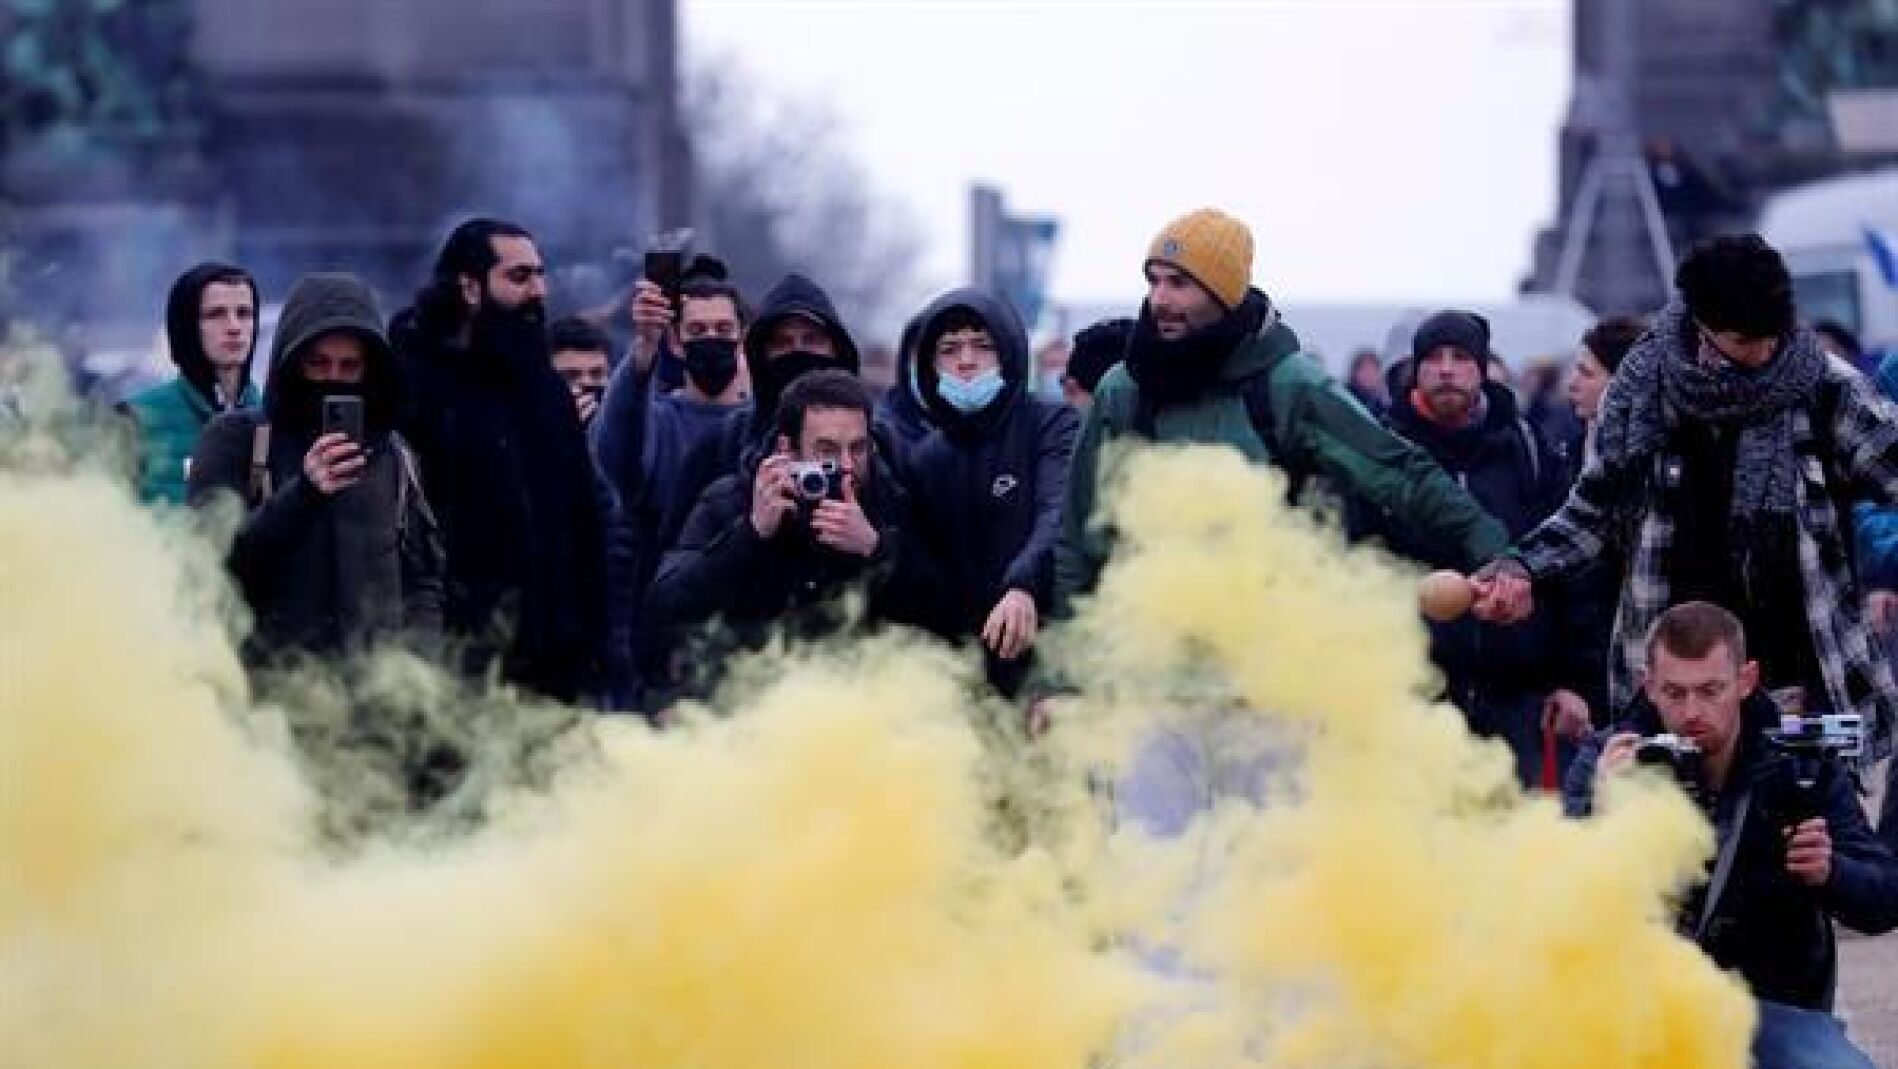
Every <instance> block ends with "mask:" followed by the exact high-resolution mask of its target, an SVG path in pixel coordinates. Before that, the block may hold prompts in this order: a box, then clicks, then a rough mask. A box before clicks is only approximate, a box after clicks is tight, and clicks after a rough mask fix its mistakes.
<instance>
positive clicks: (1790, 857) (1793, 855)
mask: <svg viewBox="0 0 1898 1069" xmlns="http://www.w3.org/2000/svg"><path fill="white" fill-rule="evenodd" d="M1788 831H1789V832H1790V834H1789V835H1788V836H1787V839H1786V871H1787V872H1788V873H1790V874H1791V875H1792V878H1793V879H1795V880H1798V881H1799V882H1800V883H1803V884H1805V885H1806V886H1807V887H1824V886H1825V885H1826V881H1827V880H1830V879H1831V878H1832V833H1831V832H1830V831H1828V830H1827V829H1826V822H1825V819H1824V818H1823V817H1815V818H1814V819H1812V820H1808V821H1806V822H1805V823H1804V824H1801V825H1799V826H1798V827H1796V828H1791V829H1788Z"/></svg>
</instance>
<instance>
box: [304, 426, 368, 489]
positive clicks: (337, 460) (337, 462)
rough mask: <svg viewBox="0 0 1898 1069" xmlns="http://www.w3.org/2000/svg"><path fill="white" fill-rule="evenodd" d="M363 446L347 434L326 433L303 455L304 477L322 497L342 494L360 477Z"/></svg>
mask: <svg viewBox="0 0 1898 1069" xmlns="http://www.w3.org/2000/svg"><path fill="white" fill-rule="evenodd" d="M365 463H367V460H366V459H365V458H364V457H363V453H362V447H361V446H359V445H357V444H356V443H355V442H353V441H351V440H350V438H349V436H348V435H346V434H335V433H331V434H326V435H324V436H322V437H321V438H318V439H317V440H316V442H315V443H314V444H313V445H311V446H310V451H309V452H308V453H305V454H303V477H304V478H305V479H308V480H309V481H310V485H311V486H314V487H316V489H317V492H318V493H321V494H323V495H325V496H329V495H332V494H337V493H341V492H342V491H344V490H347V489H349V488H350V487H352V486H354V485H356V482H357V480H359V479H361V478H362V468H363V465H364V464H365Z"/></svg>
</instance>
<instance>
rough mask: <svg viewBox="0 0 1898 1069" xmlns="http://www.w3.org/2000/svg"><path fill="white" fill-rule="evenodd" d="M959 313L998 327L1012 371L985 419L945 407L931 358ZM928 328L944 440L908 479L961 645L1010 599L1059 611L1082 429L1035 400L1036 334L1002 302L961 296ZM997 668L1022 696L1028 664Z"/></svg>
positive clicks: (1004, 365) (943, 626)
mask: <svg viewBox="0 0 1898 1069" xmlns="http://www.w3.org/2000/svg"><path fill="white" fill-rule="evenodd" d="M959 310H960V311H964V312H968V313H973V314H974V315H975V316H976V317H977V318H979V319H981V320H982V322H983V323H984V324H986V325H987V327H988V331H989V337H990V338H991V339H992V340H993V341H994V342H995V350H996V355H997V356H998V357H999V358H1000V362H1001V372H1002V379H1003V383H1004V385H1003V387H1002V392H1001V393H1000V394H999V395H997V396H996V398H995V400H994V401H992V402H990V403H989V406H988V407H987V408H985V409H983V410H982V411H980V412H978V413H974V414H967V413H963V412H960V411H958V410H957V409H955V408H954V407H953V406H951V405H949V404H948V403H947V402H945V401H944V400H943V399H942V392H941V385H942V380H941V378H940V376H939V375H938V374H937V372H936V362H935V360H934V359H933V356H932V353H933V351H934V348H935V343H936V341H937V339H938V338H940V337H941V335H942V332H943V324H944V322H945V321H946V320H947V318H948V317H949V316H950V315H951V314H952V313H955V312H957V311H959ZM918 320H919V321H920V323H921V324H922V325H921V328H920V329H919V330H918V332H917V339H916V381H917V384H918V385H919V386H920V387H921V392H922V396H923V403H924V404H925V405H926V406H927V407H928V410H929V413H930V417H931V419H932V420H933V421H934V422H935V425H936V429H935V430H934V431H932V432H931V433H930V434H929V435H928V436H927V437H925V438H924V439H923V440H922V441H921V442H920V443H918V444H917V446H916V448H915V449H914V450H913V451H912V453H911V454H910V459H909V464H908V470H907V475H908V480H909V486H910V497H911V507H912V510H913V512H914V516H915V521H914V531H915V536H916V538H918V539H920V540H921V543H922V544H921V546H920V547H919V548H920V549H921V550H922V551H923V552H924V553H926V554H927V555H928V556H929V558H930V559H932V560H933V561H934V562H935V564H936V565H937V566H938V567H940V568H941V569H942V570H943V571H944V574H945V579H946V590H945V594H946V602H945V604H944V605H943V606H942V609H943V612H944V615H943V617H942V618H941V619H940V620H939V621H938V622H937V624H936V629H937V630H938V631H940V632H941V633H942V634H943V636H944V637H946V638H949V639H952V640H960V639H966V638H971V637H977V636H979V635H980V634H981V631H982V625H983V624H984V622H986V621H987V619H988V616H989V613H990V612H991V611H992V610H993V609H994V608H995V604H996V602H998V601H1000V600H1001V598H1002V595H1004V594H1006V593H1007V592H1008V591H1010V590H1021V591H1025V592H1026V593H1028V594H1030V595H1032V596H1033V597H1034V599H1035V606H1036V608H1037V609H1038V610H1039V612H1040V613H1041V615H1042V616H1043V617H1044V618H1045V617H1046V616H1047V615H1048V614H1049V613H1050V611H1051V610H1052V606H1053V602H1054V547H1055V542H1056V541H1057V540H1058V539H1059V537H1060V533H1061V514H1062V507H1063V504H1064V503H1065V501H1066V499H1067V485H1068V465H1069V462H1070V460H1072V458H1073V456H1074V444H1075V440H1076V438H1077V436H1078V435H1079V433H1080V418H1079V416H1078V415H1077V414H1076V413H1075V412H1074V410H1073V409H1071V408H1069V407H1068V406H1067V405H1065V404H1060V403H1058V402H1053V401H1045V400H1042V399H1041V398H1038V397H1035V396H1034V395H1033V392H1032V390H1031V380H1030V367H1031V361H1030V356H1029V352H1028V335H1027V332H1026V331H1025V330H1023V328H1022V324H1021V319H1020V317H1019V316H1017V315H1016V314H1015V310H1014V309H1013V308H1012V307H1010V306H1009V305H1008V304H1006V303H1005V302H1003V301H1001V300H999V299H997V298H996V297H994V296H993V295H992V294H989V293H988V292H986V291H983V290H979V289H960V290H955V291H953V292H951V293H947V294H944V295H943V296H942V297H939V298H937V299H936V301H935V302H934V303H932V304H931V305H930V306H929V307H928V308H927V309H925V310H924V312H923V314H922V315H921V316H919V317H918ZM988 667H989V678H990V680H991V681H992V682H994V683H995V684H996V685H997V687H999V688H1000V689H1002V690H1003V691H1004V692H1005V693H1012V692H1013V691H1014V689H1016V687H1017V686H1018V685H1019V683H1020V681H1021V678H1020V677H1021V674H1022V671H1023V669H1024V668H1025V665H1024V664H1022V663H1021V662H1017V663H1016V664H1014V665H1004V664H1001V663H999V662H997V661H996V660H995V659H994V658H993V657H992V656H991V657H990V658H989V665H988Z"/></svg>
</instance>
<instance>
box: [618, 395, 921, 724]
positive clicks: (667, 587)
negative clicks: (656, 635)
mask: <svg viewBox="0 0 1898 1069" xmlns="http://www.w3.org/2000/svg"><path fill="white" fill-rule="evenodd" d="M871 408H872V403H871V399H870V394H869V392H868V391H867V390H866V389H865V388H864V386H863V383H862V382H860V381H859V380H858V379H857V377H856V376H854V375H851V374H849V373H848V372H843V371H813V372H811V373H809V374H807V375H803V376H800V377H799V378H798V379H797V381H795V382H793V383H792V384H791V385H790V387H789V388H788V389H787V390H786V391H785V393H784V397H783V400H782V401H781V402H780V404H779V406H778V409H777V426H776V440H775V448H774V449H773V451H772V452H771V453H770V454H769V455H766V456H764V457H761V458H759V459H758V460H757V461H756V462H755V463H754V464H753V465H751V466H750V467H749V468H748V469H744V470H741V471H739V472H738V473H736V474H732V475H727V476H725V477H723V478H721V479H719V480H717V481H716V482H714V483H712V485H711V486H709V487H707V488H706V490H705V492H704V494H703V495H702V496H701V497H700V499H699V503H698V506H697V507H696V508H694V509H693V510H692V513H691V516H690V518H688V519H687V520H686V524H685V529H684V531H683V532H682V533H681V535H680V537H679V541H678V544H677V545H676V546H675V547H674V548H673V549H672V550H671V551H670V552H668V553H667V554H666V555H665V558H664V559H663V560H662V561H661V562H660V565H659V571H658V575H657V576H656V578H655V579H654V580H653V584H652V588H651V590H650V591H649V593H648V594H647V598H646V611H647V619H648V621H649V623H650V624H651V625H652V626H655V627H659V628H666V629H672V630H675V631H685V630H689V629H691V628H694V627H697V626H699V625H702V624H705V623H707V622H710V621H711V620H713V618H714V617H717V618H718V619H719V620H721V621H722V622H723V624H724V625H725V627H724V628H723V629H722V630H721V634H723V637H724V638H725V639H726V640H728V641H730V640H735V641H736V644H737V645H739V646H743V647H751V648H756V647H758V646H762V645H763V644H764V642H765V640H766V639H767V638H768V637H769V635H770V633H771V631H772V629H773V628H774V627H782V628H783V630H784V631H785V633H786V634H787V636H788V637H791V638H799V639H805V638H815V637H818V636H820V635H822V634H824V633H827V632H830V631H833V630H835V629H836V628H838V627H839V626H841V625H842V624H843V623H844V622H845V619H846V616H845V613H844V612H843V611H842V606H841V604H840V602H841V599H840V598H839V596H838V595H840V594H842V593H843V592H844V591H845V590H847V589H850V588H852V587H855V586H859V585H861V586H862V587H864V588H865V592H866V593H867V595H868V599H869V600H868V607H867V613H866V614H865V622H866V623H870V622H896V623H905V624H919V623H921V622H923V621H925V620H927V619H929V618H930V607H931V606H933V605H934V604H936V600H935V599H937V598H939V597H940V594H939V593H938V587H939V586H940V581H939V580H936V579H933V578H932V577H933V576H934V575H935V574H936V572H935V571H934V570H933V569H930V568H928V567H926V566H924V565H923V563H922V562H921V561H920V559H919V558H918V557H917V553H916V551H915V549H914V548H913V547H909V546H907V545H906V543H907V541H908V540H906V539H905V538H904V536H903V530H902V528H903V526H904V521H905V519H906V517H907V516H908V508H909V506H908V499H907V497H906V495H905V494H904V493H903V491H902V488H901V487H900V486H899V485H898V483H897V480H896V478H895V476H894V475H893V474H892V473H891V471H890V469H889V467H888V466H887V464H885V462H884V460H883V458H881V457H880V456H879V455H878V454H877V451H876V447H875V443H874V441H873V439H872V437H871V434H870V420H871ZM926 599H927V600H926ZM688 652H691V653H696V654H697V656H692V657H690V658H689V660H690V662H691V663H692V664H694V665H697V666H699V667H700V668H701V669H706V668H710V669H716V668H717V667H718V660H719V658H718V657H717V656H715V655H714V656H708V654H716V653H717V652H720V651H719V650H718V649H717V648H716V643H714V645H712V646H707V645H703V644H702V645H700V646H699V647H697V648H696V649H690V648H689V649H688ZM706 681H707V680H705V679H700V680H698V681H696V682H697V683H699V684H703V683H704V682H706ZM687 689H688V690H690V691H694V692H698V693H703V687H702V686H688V688H687ZM675 696H676V695H675Z"/></svg>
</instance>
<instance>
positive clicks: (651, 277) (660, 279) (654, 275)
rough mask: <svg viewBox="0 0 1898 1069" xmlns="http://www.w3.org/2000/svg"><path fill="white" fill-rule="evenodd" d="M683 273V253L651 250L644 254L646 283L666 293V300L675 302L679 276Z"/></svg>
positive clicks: (673, 250)
mask: <svg viewBox="0 0 1898 1069" xmlns="http://www.w3.org/2000/svg"><path fill="white" fill-rule="evenodd" d="M684 273H685V253H683V252H679V251H678V250H676V249H651V250H648V251H647V253H646V269H645V275H646V281H648V282H650V283H652V284H653V285H655V286H658V287H659V288H660V289H662V290H664V291H665V292H666V299H667V300H669V301H671V300H677V299H678V297H679V283H680V281H681V277H680V276H681V275H683V274H684Z"/></svg>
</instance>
